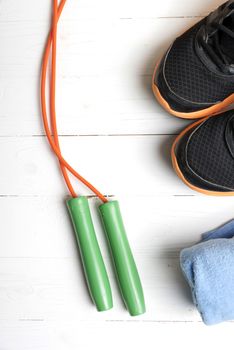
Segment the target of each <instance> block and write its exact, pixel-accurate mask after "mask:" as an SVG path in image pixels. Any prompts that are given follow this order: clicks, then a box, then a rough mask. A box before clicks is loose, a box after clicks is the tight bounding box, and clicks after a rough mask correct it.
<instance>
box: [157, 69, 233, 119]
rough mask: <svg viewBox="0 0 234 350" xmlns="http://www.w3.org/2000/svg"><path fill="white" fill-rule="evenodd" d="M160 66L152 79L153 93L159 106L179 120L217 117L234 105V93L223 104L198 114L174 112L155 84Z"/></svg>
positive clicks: (200, 111)
mask: <svg viewBox="0 0 234 350" xmlns="http://www.w3.org/2000/svg"><path fill="white" fill-rule="evenodd" d="M157 67H158V64H157V65H156V67H155V70H154V74H153V79H152V90H153V93H154V95H155V97H156V99H157V100H158V102H159V104H160V105H161V106H162V107H163V108H164V109H165V110H166V111H168V112H169V113H170V114H172V115H174V116H176V117H179V118H183V119H198V118H204V117H207V116H212V115H215V114H217V113H220V112H222V111H224V110H225V109H226V108H227V107H228V106H229V105H231V104H232V103H234V93H233V94H231V95H230V96H229V97H227V98H226V99H225V100H223V101H222V102H219V103H217V104H215V105H213V106H211V107H208V108H204V109H202V110H199V111H196V112H188V113H186V112H178V111H175V110H173V109H172V108H171V107H170V105H169V104H168V102H167V101H166V100H165V99H164V98H163V97H162V95H161V93H160V91H159V89H158V87H157V85H156V84H155V83H154V80H155V74H156V70H157Z"/></svg>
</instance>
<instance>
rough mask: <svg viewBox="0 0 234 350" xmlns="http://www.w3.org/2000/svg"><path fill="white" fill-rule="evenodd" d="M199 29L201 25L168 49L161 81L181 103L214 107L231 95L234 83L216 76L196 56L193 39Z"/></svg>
mask: <svg viewBox="0 0 234 350" xmlns="http://www.w3.org/2000/svg"><path fill="white" fill-rule="evenodd" d="M200 25H201V22H200V23H198V24H197V25H195V26H194V27H193V28H191V29H190V30H189V31H187V32H186V33H185V34H183V35H182V36H181V37H179V38H178V39H177V40H176V41H175V42H174V44H173V45H172V47H171V49H170V51H169V53H168V55H167V58H166V62H165V78H166V81H167V83H168V85H169V87H170V89H171V90H172V91H173V92H174V93H175V94H176V95H178V96H179V97H181V98H183V99H186V100H189V101H191V102H195V103H207V104H208V103H216V102H220V101H222V100H224V99H225V98H226V97H228V96H229V95H231V94H232V93H234V80H232V81H230V80H229V79H227V78H226V77H221V76H217V74H215V73H213V72H211V71H210V70H208V69H207V67H206V66H205V65H204V64H203V63H202V61H201V60H200V58H199V57H198V56H197V54H196V52H195V48H194V45H195V44H194V38H195V35H196V32H197V30H198V29H199V27H200ZM233 79H234V77H233Z"/></svg>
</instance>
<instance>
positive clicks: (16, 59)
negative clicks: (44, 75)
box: [0, 18, 196, 135]
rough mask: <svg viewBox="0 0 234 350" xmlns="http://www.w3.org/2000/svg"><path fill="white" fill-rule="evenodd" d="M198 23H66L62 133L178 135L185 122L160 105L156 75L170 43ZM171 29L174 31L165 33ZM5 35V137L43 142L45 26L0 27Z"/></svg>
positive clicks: (0, 131)
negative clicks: (41, 103) (28, 137)
mask: <svg viewBox="0 0 234 350" xmlns="http://www.w3.org/2000/svg"><path fill="white" fill-rule="evenodd" d="M195 21H196V19H188V18H185V19H181V18H180V19H156V20H136V21H135V20H119V19H116V20H113V19H107V20H106V21H105V22H103V21H101V20H98V19H96V20H95V22H94V23H93V24H92V26H91V23H90V21H81V22H68V23H66V24H64V26H62V28H61V30H60V38H59V47H60V49H59V56H58V59H59V64H58V84H57V85H58V96H57V111H58V125H59V132H60V133H61V134H69V135H76V134H134V133H137V134H145V133H150V134H155V133H156V134H158V133H160V134H161V133H163V134H168V133H175V132H176V131H177V130H178V127H179V126H180V125H184V123H183V121H181V120H178V119H177V118H172V117H171V116H169V115H168V114H167V113H166V112H164V111H163V110H162V108H161V107H160V106H159V105H158V104H157V102H156V101H155V98H154V96H153V93H152V91H151V76H152V74H153V69H154V66H155V63H156V61H157V60H158V58H159V57H160V56H161V55H162V54H163V52H164V51H165V50H166V48H167V47H168V46H169V44H170V42H171V41H172V40H174V38H175V36H176V35H177V34H179V33H181V32H182V31H183V30H185V28H187V27H189V26H191V25H192V24H193V23H194V22H195ZM169 26H170V28H171V30H170V31H167V30H165V28H168V27H169ZM107 29H108V30H107ZM0 33H1V34H0V46H1V47H2V52H3V54H2V55H1V56H0V105H1V109H0V120H1V128H0V135H32V134H34V135H35V134H37V135H38V134H39V135H40V134H42V133H43V128H42V125H41V116H40V106H39V92H38V91H39V90H38V88H39V71H40V60H41V54H42V50H43V46H44V42H45V38H46V35H47V26H46V25H45V24H43V23H41V22H35V23H34V22H23V24H22V23H21V22H16V23H11V22H10V23H0ZM139 52H142V53H143V54H141V55H139ZM12 101H14V103H13V102H12Z"/></svg>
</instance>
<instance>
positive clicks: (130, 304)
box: [99, 201, 145, 316]
mask: <svg viewBox="0 0 234 350" xmlns="http://www.w3.org/2000/svg"><path fill="white" fill-rule="evenodd" d="M99 209H100V213H101V217H102V221H103V224H104V228H105V231H106V235H107V238H108V241H109V245H110V249H111V253H112V256H113V261H114V265H115V269H116V274H117V277H118V281H119V286H120V289H121V293H122V296H123V300H124V302H125V305H126V307H127V309H128V311H129V313H130V315H131V316H137V315H140V314H143V313H144V312H145V301H144V294H143V289H142V285H141V281H140V277H139V274H138V271H137V267H136V264H135V261H134V258H133V255H132V251H131V248H130V246H129V243H128V239H127V236H126V232H125V228H124V224H123V220H122V217H121V213H120V208H119V203H118V202H117V201H112V202H108V203H105V204H102V205H101V206H100V207H99Z"/></svg>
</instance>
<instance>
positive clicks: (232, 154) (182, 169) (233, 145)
mask: <svg viewBox="0 0 234 350" xmlns="http://www.w3.org/2000/svg"><path fill="white" fill-rule="evenodd" d="M172 162H173V166H174V168H175V170H176V172H177V174H178V176H179V177H180V178H181V179H182V180H183V181H184V182H185V183H186V184H187V185H188V186H189V187H191V188H192V189H194V190H197V191H199V192H202V193H205V194H210V195H226V196H233V195H234V111H228V112H225V113H222V114H219V115H216V116H213V117H210V118H205V119H201V120H199V121H197V122H196V123H194V124H192V125H190V126H189V127H187V128H186V129H185V130H184V131H182V133H181V134H180V135H179V136H178V137H177V138H176V140H175V142H174V144H173V146H172Z"/></svg>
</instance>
